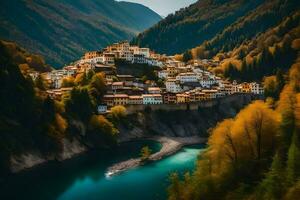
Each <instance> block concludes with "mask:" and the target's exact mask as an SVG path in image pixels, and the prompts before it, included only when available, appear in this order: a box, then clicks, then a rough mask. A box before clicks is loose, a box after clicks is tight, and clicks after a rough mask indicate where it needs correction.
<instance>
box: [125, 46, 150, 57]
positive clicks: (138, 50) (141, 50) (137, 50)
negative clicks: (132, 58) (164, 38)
mask: <svg viewBox="0 0 300 200" xmlns="http://www.w3.org/2000/svg"><path fill="white" fill-rule="evenodd" d="M130 50H131V51H132V52H133V54H134V55H144V56H145V58H149V57H150V49H149V48H140V47H138V46H131V47H130Z"/></svg>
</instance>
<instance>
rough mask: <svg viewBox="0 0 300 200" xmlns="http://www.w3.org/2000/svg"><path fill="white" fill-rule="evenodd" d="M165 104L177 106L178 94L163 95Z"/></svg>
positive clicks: (167, 93)
mask: <svg viewBox="0 0 300 200" xmlns="http://www.w3.org/2000/svg"><path fill="white" fill-rule="evenodd" d="M163 102H164V104H175V103H176V102H177V98H176V94H175V93H171V92H166V93H164V94H163Z"/></svg>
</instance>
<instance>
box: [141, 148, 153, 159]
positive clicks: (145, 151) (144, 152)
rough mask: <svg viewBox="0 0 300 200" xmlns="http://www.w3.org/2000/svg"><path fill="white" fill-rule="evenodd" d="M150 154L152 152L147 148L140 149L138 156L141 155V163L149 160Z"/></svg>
mask: <svg viewBox="0 0 300 200" xmlns="http://www.w3.org/2000/svg"><path fill="white" fill-rule="evenodd" d="M151 152H152V150H151V149H150V148H149V147H148V146H144V147H143V148H142V149H141V153H140V155H141V160H142V162H146V161H148V160H149V158H150V156H151Z"/></svg>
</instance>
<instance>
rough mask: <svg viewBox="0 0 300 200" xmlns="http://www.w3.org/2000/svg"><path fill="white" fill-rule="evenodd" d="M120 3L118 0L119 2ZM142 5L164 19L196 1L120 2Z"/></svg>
mask: <svg viewBox="0 0 300 200" xmlns="http://www.w3.org/2000/svg"><path fill="white" fill-rule="evenodd" d="M119 1H120V0H119ZM122 1H130V2H135V3H140V4H143V5H145V6H147V7H149V8H151V9H152V10H154V11H155V12H157V13H158V14H160V15H162V16H164V17H166V16H167V15H168V14H170V13H173V12H175V11H176V10H179V9H180V8H182V7H186V6H188V5H190V4H192V3H194V2H196V1H197V0H122Z"/></svg>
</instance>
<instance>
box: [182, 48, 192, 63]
mask: <svg viewBox="0 0 300 200" xmlns="http://www.w3.org/2000/svg"><path fill="white" fill-rule="evenodd" d="M192 59H193V55H192V52H191V51H190V50H188V51H186V52H184V54H183V58H182V60H183V62H188V61H190V60H192Z"/></svg>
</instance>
